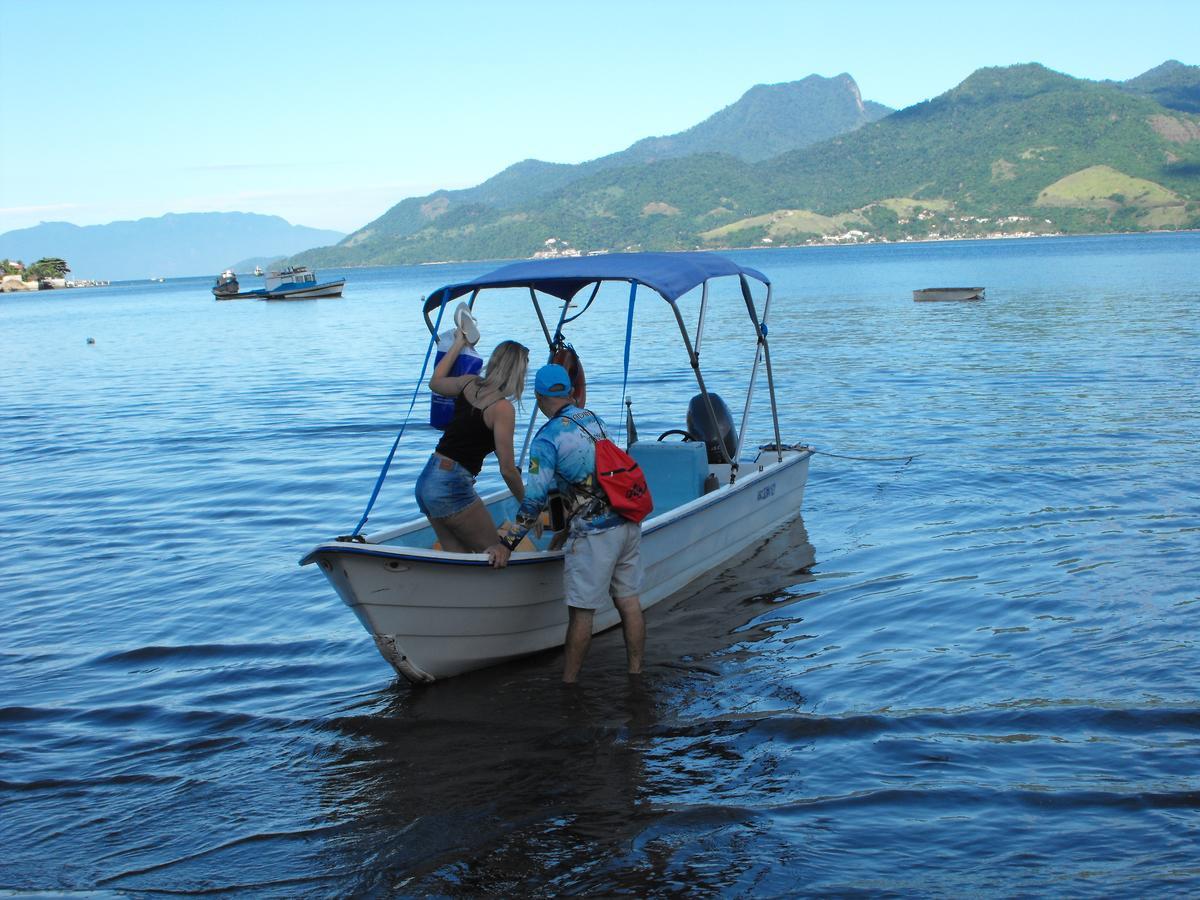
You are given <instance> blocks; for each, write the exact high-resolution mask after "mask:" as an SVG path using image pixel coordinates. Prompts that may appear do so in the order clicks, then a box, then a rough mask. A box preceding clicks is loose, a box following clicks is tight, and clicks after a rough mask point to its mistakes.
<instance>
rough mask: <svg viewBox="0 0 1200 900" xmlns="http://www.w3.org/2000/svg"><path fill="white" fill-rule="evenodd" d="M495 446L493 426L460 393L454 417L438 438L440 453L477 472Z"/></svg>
mask: <svg viewBox="0 0 1200 900" xmlns="http://www.w3.org/2000/svg"><path fill="white" fill-rule="evenodd" d="M495 449H496V438H495V436H494V435H493V434H492V429H490V428H488V427H487V423H486V422H484V421H483V410H481V409H477V408H476V407H474V406H472V405H471V404H470V403H469V402H467V399H466V397H464V396H463V395H462V394H459V395H458V396H457V397H455V398H454V418H453V419H451V420H450V424H449V425H447V426H446V432H445V433H444V434H443V435H442V439H441V440H440V441H438V445H437V452H438V453H440V454H442V456H448V457H449V458H450V459H452V460H454V461H455V462H456V463H458V464H459V465H460V466H462V467H463V468H464V469H466V470H467V471H468V472H470V473H471V474H472V475H478V474H479V470H480V469H482V468H483V460H484V457H486V456H487V455H488V454H489V453H492V452H494V451H495Z"/></svg>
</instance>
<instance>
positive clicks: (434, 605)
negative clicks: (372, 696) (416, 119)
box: [301, 253, 813, 683]
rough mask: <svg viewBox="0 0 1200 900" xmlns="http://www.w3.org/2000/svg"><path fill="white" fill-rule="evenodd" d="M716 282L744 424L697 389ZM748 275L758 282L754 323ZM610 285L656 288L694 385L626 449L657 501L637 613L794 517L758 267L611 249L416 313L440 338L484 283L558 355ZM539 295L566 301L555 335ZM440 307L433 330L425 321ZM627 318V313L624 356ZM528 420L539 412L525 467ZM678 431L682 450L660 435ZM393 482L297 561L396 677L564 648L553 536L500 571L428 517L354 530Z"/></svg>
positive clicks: (518, 268) (801, 464)
mask: <svg viewBox="0 0 1200 900" xmlns="http://www.w3.org/2000/svg"><path fill="white" fill-rule="evenodd" d="M719 277H736V278H738V279H740V282H741V290H742V297H743V299H744V301H745V306H746V310H747V313H748V319H747V335H748V336H749V337H750V338H751V339H752V340H754V341H755V342H756V344H757V348H756V351H755V357H754V363H753V368H752V370H751V373H750V384H749V388H748V390H747V394H746V404H745V408H744V411H743V413H742V419H741V428H740V430H739V429H736V428H735V427H734V424H733V420H732V416H731V415H730V414H729V411H728V408H727V407H726V406H725V404H724V402H723V401H722V400H721V398H720V397H719V396H718V395H716V394H713V393H711V392H710V391H709V390H708V388H707V387H706V386H705V383H704V378H703V376H702V374H701V370H700V362H699V352H698V351H699V346H700V342H701V340H702V337H703V327H704V321H705V314H706V312H707V306H708V303H709V296H708V294H709V291H708V284H709V281H710V280H711V279H713V278H719ZM752 280H753V281H757V282H759V283H761V284H762V285H763V286H765V288H766V296H765V299H764V300H763V301H762V304H761V315H760V312H759V306H758V304H757V303H756V302H755V300H754V298H753V295H752V291H751V285H750V282H751V281H752ZM612 281H618V282H625V283H627V284H629V285H630V306H631V310H632V304H633V301H634V297H635V296H636V292H637V290H638V288H639V287H645V288H649V289H651V290H653V291H655V292H656V293H657V294H659V295H660V296H661V297H662V298H663V299H664V300H665V301H666V302H667V303H669V304H670V305H671V308H672V309H673V311H674V317H675V320H676V322H677V324H678V326H679V330H680V334H681V337H682V340H683V343H684V346H685V348H686V350H687V353H688V357H689V359H690V361H691V365H692V368H693V371H694V372H695V375H696V379H697V384H698V386H699V389H700V393H699V394H697V395H696V396H695V397H694V398H693V399H692V402H691V404H690V405H689V409H688V417H687V419H688V421H687V426H688V427H687V428H686V429H679V430H676V429H673V430H672V431H669V432H665V433H664V434H663V435H662V436H661V437H660V438H659V440H657V441H655V440H635V441H633V442H632V443H631V444H630V445H629V447H628V450H629V453H630V454H631V455H632V456H633V457H634V458H635V459H636V460H637V461H638V463H639V465H640V466H641V468H642V469H643V471H644V472H645V475H646V479H647V482H648V484H649V486H650V491H651V494H652V495H653V497H654V507H655V508H654V512H653V513H652V514H651V516H650V517H649V518H648V519H646V521H645V522H644V523H643V526H642V534H643V538H642V559H643V563H644V566H645V580H644V585H643V589H642V593H641V595H640V596H641V603H642V606H643V608H648V607H651V606H653V605H654V604H655V603H658V602H659V601H660V600H662V599H664V598H665V597H668V596H670V595H671V594H673V593H675V592H677V591H679V590H680V589H682V588H684V587H685V586H686V585H688V584H689V583H690V582H692V581H694V580H696V579H697V578H699V577H701V576H703V575H705V574H706V573H708V572H711V571H712V570H714V569H716V568H718V567H719V566H721V565H722V564H723V563H725V562H727V561H728V560H729V559H730V558H731V557H733V556H735V555H736V554H738V553H739V552H741V551H743V550H745V549H746V548H747V547H749V546H750V545H751V544H753V543H754V542H755V541H758V540H761V539H762V538H764V537H765V536H767V535H768V534H770V533H772V532H774V531H776V530H777V529H778V528H780V526H781V525H783V524H785V523H787V522H788V521H789V520H791V519H793V518H795V517H796V516H797V515H799V513H800V507H801V502H802V500H803V497H804V486H805V482H806V480H807V476H808V464H809V459H810V458H811V456H812V452H813V451H812V450H811V449H810V448H808V447H805V446H802V445H799V444H793V445H785V444H783V443H782V441H781V440H780V436H779V418H778V414H777V408H776V402H775V385H774V378H773V375H772V371H771V362H770V348H769V345H768V341H767V327H766V320H767V315H768V313H769V311H770V304H771V287H770V281H769V280H768V279H767V278H766V276H764V275H762V274H761V273H759V272H757V271H755V270H753V269H749V268H746V267H743V266H739V265H738V264H736V263H734V262H733V261H731V260H729V259H726V258H724V257H720V256H716V255H714V254H709V253H624V254H608V255H604V256H592V257H582V258H579V257H574V258H563V259H554V260H540V261H530V262H522V263H515V264H512V265H509V266H505V267H503V268H501V269H498V270H497V271H495V272H492V273H490V274H488V275H484V276H482V277H480V278H477V279H475V280H474V281H470V282H465V283H462V284H455V285H447V286H446V287H444V288H442V289H440V290H439V291H437V292H436V293H434V294H432V295H431V296H430V299H429V300H428V301H426V303H425V310H424V311H425V319H426V323H427V325H428V326H429V329H430V332H431V334H432V335H434V336H436V333H437V327H438V325H439V324H440V322H441V318H442V314H443V313H444V312H445V309H446V306H447V304H448V303H450V302H451V301H452V300H454V299H456V298H458V297H462V296H466V295H468V294H469V295H470V298H469V306H470V307H471V308H473V307H474V304H475V301H476V299H477V298H478V297H479V295H480V293H481V292H483V291H486V290H488V289H489V288H511V287H527V288H529V296H530V298H531V300H532V302H533V305H534V308H535V310H536V312H537V315H538V320H539V322H540V323H541V326H542V330H543V332H544V334H545V337H546V341H547V345H548V347H549V348H550V351H551V353H553V352H554V351H555V350H556V349H557V348H558V347H559V346H561V344H562V340H563V327H564V325H565V324H567V323H569V322H571V321H573V320H574V319H575V318H578V317H579V316H580V315H582V314H583V313H585V312H586V311H587V308H588V307H589V306H590V305H591V303H592V301H593V300H595V298H596V296H597V293H598V291H599V287H600V284H601V283H603V282H612ZM585 288H591V299H589V300H587V301H586V305H584V306H583V308H582V309H581V310H579V311H578V312H575V314H574V315H573V316H572V317H571V318H570V319H568V318H567V313H568V310H569V309H571V308H572V303H571V300H572V298H574V297H575V296H576V295H577V294H578V293H579V292H580V291H583V290H584V289H585ZM697 288H699V289H700V291H701V296H700V315H699V321H698V323H697V326H696V330H695V335H694V338H693V335H691V334H689V332H688V329H687V326H686V325H685V324H684V320H683V317H682V315H681V314H680V311H679V306H678V303H677V301H678V300H679V299H680V298H681V297H682V296H683V295H685V294H687V293H689V292H690V291H692V290H693V289H697ZM539 294H543V295H546V296H548V297H552V298H556V299H557V300H559V301H561V302H562V312H561V315H560V317H559V321H558V326H557V327H556V328H555V330H554V331H553V333H552V332H551V331H550V329H549V326H548V325H547V323H546V319H545V316H544V314H543V311H542V306H541V303H542V300H540V299H539ZM543 299H544V298H543ZM435 311H436V312H437V322H436V323H435V322H433V321H431V319H430V314H431V313H433V312H435ZM632 322H633V319H632V315H631V316H630V318H629V325H628V326H627V333H626V346H627V347H628V343H629V341H630V339H631V334H630V332H631V331H632ZM432 346H433V344H432V341H431V345H430V348H431V349H432ZM626 360H628V353H627V354H626ZM760 363H761V364H763V367H764V368H765V371H766V377H767V388H768V393H769V396H770V402H771V417H772V421H773V424H774V441H773V442H771V443H768V444H766V445H763V446H761V447H754V449H753V450H751V451H748V452H747V453H746V458H745V459H743V449H744V447H745V432H746V425H747V422H748V420H749V414H750V408H751V403H752V401H753V398H754V393H755V382H756V380H757V375H758V371H759V367H760ZM626 365H628V363H627V362H626ZM422 379H423V376H422ZM415 398H416V394H415V393H414V401H415ZM410 414H411V406H410ZM535 424H536V412H535V415H534V419H533V420H532V421H531V422H530V430H529V433H527V435H526V440H525V450H523V451H522V462H523V458H524V455H525V452H526V451H527V449H528V445H529V440H530V435H531V434H532V430H533V427H534V425H535ZM676 432H678V433H679V434H680V435H681V436H682V437H683V438H684V440H683V441H667V440H664V438H666V437H668V436H670V435H672V434H673V433H676ZM632 433H633V429H632V428H631V429H630V434H632ZM402 435H403V429H401V436H402ZM739 435H740V437H739ZM396 440H397V443H398V442H399V440H400V438H399V437H397V439H396ZM392 450H393V453H394V452H395V445H393V448H392ZM391 458H392V457H391V455H389V457H388V460H389V462H390V460H391ZM386 472H387V463H385V465H384V471H383V472H381V473H380V480H379V482H378V483H377V485H376V490H375V494H374V495H373V496H372V498H371V502H369V503H368V505H367V510H366V511H365V512H364V513H363V516H362V518H361V520H360V521H359V524H358V527H357V528H356V529H355V531H354V533H353V534H351V535H347V536H344V537H340V538H337V539H335V540H330V541H326V542H324V543H321V544H319V545H318V546H317V547H315V548H314V549H313V550H312V551H310V552H309V553H308V554H307V555H305V556H304V558H303V559H302V560H301V565H308V564H310V563H316V564H317V565H318V566H319V567H320V569H321V571H322V572H324V573H325V576H326V577H327V578H328V579H329V581H330V582H331V583H332V585H333V586H334V588H335V589H336V591H337V592H338V594H339V596H341V598H342V600H343V601H345V603H346V604H347V605H348V606H349V607H350V608H351V609H352V610H353V611H354V613H355V614H356V615H357V616H358V618H359V620H360V621H361V622H362V624H363V625H364V627H366V629H367V631H368V632H370V633H371V635H372V636H373V637H374V639H375V643H376V645H377V647H378V648H379V652H380V653H381V654H382V655H383V657H384V658H385V659H386V660H387V661H388V662H389V663H391V664H392V666H393V667H394V668H395V670H396V671H397V672H398V673H399V674H400V675H402V676H404V677H405V678H407V679H408V680H409V681H412V682H414V683H422V682H431V681H434V680H436V679H440V678H446V677H449V676H452V675H457V674H460V673H463V672H468V671H471V670H474V669H480V668H484V667H486V666H490V665H494V664H497V663H501V662H504V661H506V660H511V659H514V658H517V657H520V656H524V655H527V654H531V653H536V652H538V651H542V650H547V649H550V648H554V647H559V646H561V645H562V643H563V639H564V633H565V628H566V621H567V610H566V606H565V604H564V603H563V553H562V551H554V550H549V549H548V545H549V541H550V538H551V535H550V534H549V533H548V532H547V533H546V534H544V535H542V536H541V537H539V538H537V539H536V541H535V542H533V545H532V547H530V548H529V549H527V550H526V551H524V552H522V551H521V548H518V551H517V552H516V553H514V554H513V555H512V558H511V560H510V562H509V565H508V568H506V569H503V570H495V569H492V568H491V567H490V566H489V565H488V558H487V555H486V554H483V553H467V554H463V553H449V552H445V551H442V550H438V549H432V547H433V544H434V541H435V535H434V533H433V530H432V528H431V527H430V526H429V523H428V521H427V520H426V519H424V518H423V517H422V518H420V519H416V520H413V521H410V522H408V523H406V524H403V525H400V526H399V527H396V528H392V529H387V530H383V531H379V532H376V533H373V534H366V535H364V534H363V533H362V528H363V526H364V525H365V523H366V521H367V516H368V515H369V513H370V510H371V506H372V504H373V502H374V499H375V496H377V495H378V491H379V485H380V484H382V481H383V478H384V477H385V475H386ZM484 502H485V503H486V505H487V507H488V509H489V511H490V512H491V514H492V518H493V519H494V520H495V521H496V523H497V524H498V525H499V523H501V522H503V521H504V520H506V519H508V520H511V519H512V518H513V517H514V516H515V513H516V509H517V505H518V504H517V502H516V500H515V499H514V498H513V497H512V496H511V494H510V493H509V492H508V491H507V490H505V491H501V492H497V493H495V494H492V495H490V496H488V497H485V498H484ZM618 621H619V619H618V615H617V612H616V610H615V609H609V610H606V611H602V612H598V613H597V614H596V615H595V617H594V628H595V630H596V631H602V630H604V629H607V628H610V627H612V626H613V625H615V624H617V622H618Z"/></svg>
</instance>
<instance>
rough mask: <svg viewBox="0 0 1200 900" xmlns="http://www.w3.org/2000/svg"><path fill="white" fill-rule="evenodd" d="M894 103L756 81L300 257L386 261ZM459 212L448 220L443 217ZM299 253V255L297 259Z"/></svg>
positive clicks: (431, 201)
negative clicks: (604, 183)
mask: <svg viewBox="0 0 1200 900" xmlns="http://www.w3.org/2000/svg"><path fill="white" fill-rule="evenodd" d="M890 112H891V109H890V108H888V107H886V106H883V105H882V104H879V103H874V102H872V101H869V100H868V101H864V100H863V99H862V95H861V94H860V93H859V90H858V85H857V84H856V83H855V82H854V79H853V78H851V77H850V76H849V75H847V74H844V73H843V74H841V75H838V76H836V77H834V78H823V77H821V76H820V75H810V76H809V77H807V78H805V79H802V80H801V81H793V82H788V83H785V84H771V85H763V84H760V85H757V86H755V87H753V88H751V89H750V90H749V91H747V92H746V93H745V94H744V95H743V96H742V97H741V99H739V100H738V101H737V102H736V103H733V104H732V105H730V106H727V107H725V108H724V109H722V110H720V111H719V112H717V113H715V114H713V115H712V116H710V117H709V118H707V119H705V120H704V121H703V122H701V123H700V124H698V125H695V126H693V127H692V128H689V129H688V130H686V131H683V132H680V133H678V134H674V135H668V136H666V137H651V138H644V139H642V140H640V141H638V142H637V143H635V144H633V145H632V146H631V147H628V148H627V149H625V150H622V151H620V152H618V153H612V154H609V155H608V156H603V157H600V158H599V159H594V160H590V161H588V162H584V163H580V164H578V165H568V164H563V163H548V162H542V161H540V160H536V159H527V160H524V161H522V162H519V163H516V164H515V165H512V166H510V167H508V168H507V169H505V170H504V171H503V172H500V173H499V174H498V175H495V176H493V177H492V178H490V179H488V180H487V181H485V182H483V183H482V184H480V185H477V186H476V187H473V188H467V189H465V190H458V191H436V192H434V193H432V194H430V195H428V196H425V197H410V198H408V199H406V200H403V201H401V202H400V203H398V204H396V205H395V206H394V207H392V208H391V209H389V210H388V211H387V212H386V213H384V214H383V215H382V216H380V217H379V218H378V219H376V220H374V221H373V222H371V223H369V224H368V225H366V226H365V227H363V228H361V229H359V230H358V231H356V232H354V233H353V234H351V235H349V236H348V237H347V238H346V239H345V240H343V241H342V242H341V244H340V245H339V246H338V247H337V248H324V249H323V250H322V251H321V252H320V253H314V254H313V255H311V256H310V255H307V254H306V255H305V256H304V257H303V258H304V259H306V260H309V261H310V262H314V263H316V262H319V264H321V265H335V264H336V265H355V264H358V265H362V264H369V263H372V262H383V261H387V260H390V259H391V256H392V252H393V249H394V247H395V244H396V241H397V240H398V239H400V238H404V237H406V236H408V235H412V234H414V233H415V232H417V231H420V230H421V229H423V228H426V227H427V226H429V225H430V224H431V223H433V222H436V221H438V220H439V219H442V217H445V216H448V215H449V214H451V213H456V214H458V215H459V216H463V215H465V216H468V217H470V216H472V215H473V211H477V210H479V209H482V208H485V207H487V208H492V209H494V210H506V209H517V208H523V207H524V206H526V205H529V204H531V203H534V202H535V201H536V200H537V199H538V198H542V197H546V196H548V195H550V194H553V193H554V192H556V191H559V190H562V189H563V188H565V187H566V186H567V185H569V184H571V183H572V182H575V181H579V180H580V179H583V178H587V177H589V176H592V175H595V174H596V173H599V172H604V171H608V170H613V169H623V168H627V167H630V166H637V165H645V164H648V163H652V162H655V161H658V160H663V159H675V158H679V157H684V156H692V155H695V154H701V153H713V152H719V153H728V154H730V155H732V156H734V157H737V158H738V159H742V160H747V161H756V160H762V159H767V158H769V157H772V156H775V155H777V154H779V153H783V152H785V151H788V150H793V149H796V148H798V147H806V146H809V145H812V144H815V143H818V142H820V141H823V140H826V139H828V138H830V137H833V136H835V135H838V134H843V133H845V132H848V131H852V130H854V129H855V128H859V127H861V126H863V125H865V124H868V123H870V122H874V121H876V120H878V119H881V118H883V117H884V116H886V115H887V114H888V113H890ZM452 221H457V219H456V218H451V219H447V220H446V221H445V222H443V223H441V224H442V225H445V224H447V223H448V222H452ZM299 258H300V257H298V259H299Z"/></svg>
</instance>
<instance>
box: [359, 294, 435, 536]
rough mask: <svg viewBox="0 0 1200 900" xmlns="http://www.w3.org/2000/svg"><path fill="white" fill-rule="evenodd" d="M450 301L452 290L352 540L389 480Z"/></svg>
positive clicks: (365, 521) (430, 339)
mask: <svg viewBox="0 0 1200 900" xmlns="http://www.w3.org/2000/svg"><path fill="white" fill-rule="evenodd" d="M449 299H450V290H449V289H448V288H447V289H446V290H445V291H443V292H442V304H441V306H439V307H438V314H437V321H436V322H435V323H434V325H433V333H432V334H431V335H430V336H429V346H428V347H427V348H426V350H425V361H424V362H423V363H421V377H420V378H418V379H417V384H416V386H415V387H414V388H413V394H412V400H411V401H410V402H409V404H408V412H407V413H405V415H404V421H403V422H402V423H401V425H400V433H399V434H398V435H396V440H395V442H393V444H392V449H391V451H390V452H389V453H388V455H387V459H385V460H384V461H383V468H382V469H380V470H379V477H378V478H377V479H375V490H373V491H371V499H370V500H368V501H367V508H366V509H364V510H363V514H362V518H361V519H359V520H358V524H357V525H355V526H354V531H352V532H351V533H350V534H349V535H347V537H348V538H350V539H352V540H353V539H355V538H358V536H359V535H358V533H359V532H360V531H362V528H363V526H364V525H366V524H367V516H369V515H370V514H371V507H373V506H374V505H375V500H376V498H378V497H379V489H380V488H382V487H383V481H384V479H385V478H387V473H388V469H389V468H391V465H392V457H394V456H395V455H396V448H397V447H399V446H400V438H402V437H404V429H405V428H407V427H408V420H409V419H410V418H411V417H412V411H413V408H414V407H416V405H417V396H418V395H419V394H420V393H421V385H423V384H424V383H425V370H426V369H428V368H429V357H430V356H432V355H433V348H434V346H435V345H436V344H437V335H438V328H440V327H441V324H442V313H444V312H445V311H446V302H447V301H448V300H449ZM338 540H341V538H338Z"/></svg>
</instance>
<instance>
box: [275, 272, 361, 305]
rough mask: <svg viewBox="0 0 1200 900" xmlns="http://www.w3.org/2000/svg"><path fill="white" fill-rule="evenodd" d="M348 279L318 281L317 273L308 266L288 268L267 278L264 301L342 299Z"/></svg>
mask: <svg viewBox="0 0 1200 900" xmlns="http://www.w3.org/2000/svg"><path fill="white" fill-rule="evenodd" d="M345 283H346V279H345V278H339V279H338V280H337V281H320V282H319V281H317V273H316V272H312V271H310V270H309V269H308V267H307V266H288V267H287V268H286V269H280V270H279V271H278V272H272V273H271V274H270V275H268V276H267V286H266V289H265V290H264V291H263V293H264V294H265V295H266V296H264V297H263V299H264V300H308V299H311V298H313V297H340V296H342V287H343V285H345Z"/></svg>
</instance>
